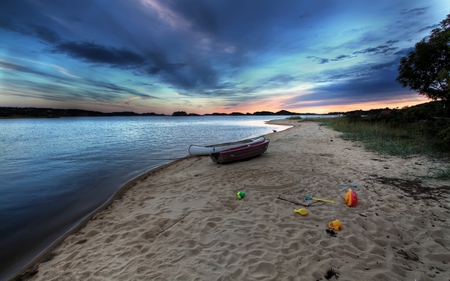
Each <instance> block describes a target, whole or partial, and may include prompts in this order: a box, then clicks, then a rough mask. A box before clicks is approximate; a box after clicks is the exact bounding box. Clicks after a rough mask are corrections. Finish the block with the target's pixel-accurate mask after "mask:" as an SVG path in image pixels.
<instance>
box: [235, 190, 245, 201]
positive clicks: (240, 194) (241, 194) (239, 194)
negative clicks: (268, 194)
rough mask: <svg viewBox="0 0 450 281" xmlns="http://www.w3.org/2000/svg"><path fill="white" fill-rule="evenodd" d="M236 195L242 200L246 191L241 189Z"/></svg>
mask: <svg viewBox="0 0 450 281" xmlns="http://www.w3.org/2000/svg"><path fill="white" fill-rule="evenodd" d="M236 195H237V198H238V199H239V200H241V199H242V198H244V197H245V192H244V191H239V192H238V193H237V194H236Z"/></svg>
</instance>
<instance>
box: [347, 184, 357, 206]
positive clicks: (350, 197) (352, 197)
mask: <svg viewBox="0 0 450 281" xmlns="http://www.w3.org/2000/svg"><path fill="white" fill-rule="evenodd" d="M344 199H345V202H347V206H349V207H355V206H356V204H358V196H356V193H355V192H354V191H353V189H351V188H350V189H349V190H348V191H347V193H346V194H345V197H344Z"/></svg>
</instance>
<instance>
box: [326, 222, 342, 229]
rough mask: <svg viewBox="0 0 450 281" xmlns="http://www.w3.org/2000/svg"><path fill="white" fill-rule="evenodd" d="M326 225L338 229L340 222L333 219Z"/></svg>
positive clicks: (340, 226)
mask: <svg viewBox="0 0 450 281" xmlns="http://www.w3.org/2000/svg"><path fill="white" fill-rule="evenodd" d="M328 227H329V228H331V229H333V230H335V231H339V230H341V228H342V223H341V222H340V221H339V220H334V221H332V222H330V223H329V224H328Z"/></svg>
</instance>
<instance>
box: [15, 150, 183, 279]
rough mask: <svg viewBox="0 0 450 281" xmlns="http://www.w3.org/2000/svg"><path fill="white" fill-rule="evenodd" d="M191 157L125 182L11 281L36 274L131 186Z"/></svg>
mask: <svg viewBox="0 0 450 281" xmlns="http://www.w3.org/2000/svg"><path fill="white" fill-rule="evenodd" d="M190 157H191V156H189V155H187V156H184V157H181V158H177V159H175V160H173V161H171V162H169V163H166V164H163V165H161V166H158V167H155V168H152V169H150V170H148V171H147V172H144V173H142V174H140V175H138V176H136V177H135V178H133V179H131V180H129V181H127V182H126V183H125V184H124V185H123V186H122V187H120V188H119V189H118V190H117V192H116V193H114V194H113V195H112V196H111V197H110V198H109V199H108V200H107V201H106V202H105V203H104V204H102V205H101V206H99V207H98V208H97V209H96V210H94V211H93V212H92V213H91V214H89V215H88V216H86V217H85V218H83V219H82V220H81V221H80V223H79V224H78V225H76V226H74V227H73V228H72V229H70V230H68V231H67V232H66V233H64V234H63V235H62V236H61V237H60V238H58V239H57V240H55V242H54V243H52V245H50V246H49V247H47V248H46V249H44V250H43V251H42V252H41V253H40V254H39V255H37V256H36V257H35V258H33V260H31V261H30V262H29V263H28V264H27V265H25V266H24V267H23V268H22V269H21V270H19V271H17V273H16V274H14V275H13V276H12V278H11V279H14V278H17V277H21V278H28V277H29V276H33V275H34V274H35V272H36V266H37V265H38V264H39V263H42V261H43V260H46V259H47V256H51V253H52V251H54V250H55V249H56V248H58V247H59V246H60V244H61V243H63V241H64V240H65V239H67V237H69V236H70V235H73V234H75V233H77V232H78V231H80V230H81V229H82V228H83V227H85V226H86V224H87V223H88V222H89V221H91V220H92V218H93V217H95V215H96V214H97V213H99V212H101V211H103V210H105V209H107V208H109V206H111V205H112V204H114V201H116V200H118V199H120V198H121V197H122V196H123V195H124V194H125V193H126V192H127V191H128V190H129V189H130V188H132V187H133V186H135V185H136V184H137V183H138V182H140V181H142V180H145V179H147V178H148V177H149V176H151V175H152V174H154V173H157V172H159V171H160V170H163V169H165V168H167V167H169V166H171V165H173V164H175V163H176V162H179V161H183V160H184V159H186V158H190Z"/></svg>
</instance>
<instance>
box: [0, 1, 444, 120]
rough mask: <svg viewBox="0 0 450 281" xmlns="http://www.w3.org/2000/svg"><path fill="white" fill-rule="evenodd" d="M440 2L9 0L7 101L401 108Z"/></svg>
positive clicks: (418, 99)
mask: <svg viewBox="0 0 450 281" xmlns="http://www.w3.org/2000/svg"><path fill="white" fill-rule="evenodd" d="M449 13H450V1H443V0H414V1H411V0H379V1H373V0H370V1H367V0H314V1H305V0H2V1H1V2H0V38H1V40H0V106H13V107H51V108H76V109H85V110H96V111H102V112H116V111H134V112H136V113H147V112H154V113H159V114H172V113H173V112H175V111H185V112H187V113H197V114H209V113H232V112H241V113H254V112H256V111H272V112H277V111H280V110H288V111H291V112H300V113H328V112H336V111H339V112H346V111H351V110H359V109H362V110H368V109H375V108H385V107H389V108H396V107H399V108H402V107H403V106H412V105H415V104H420V103H424V102H427V101H429V100H428V99H426V98H425V97H424V96H422V95H419V94H418V93H417V92H414V91H410V90H409V89H408V88H402V87H401V85H400V84H399V83H398V82H396V81H395V79H396V77H397V76H398V71H397V67H398V65H399V60H400V58H401V57H403V56H405V55H407V54H408V53H409V52H411V51H413V50H414V44H415V43H417V42H418V41H420V40H421V39H423V38H425V37H426V36H428V35H429V34H430V31H431V30H432V29H434V28H436V27H438V26H439V22H440V21H442V20H444V19H445V17H446V15H447V14H449Z"/></svg>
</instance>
